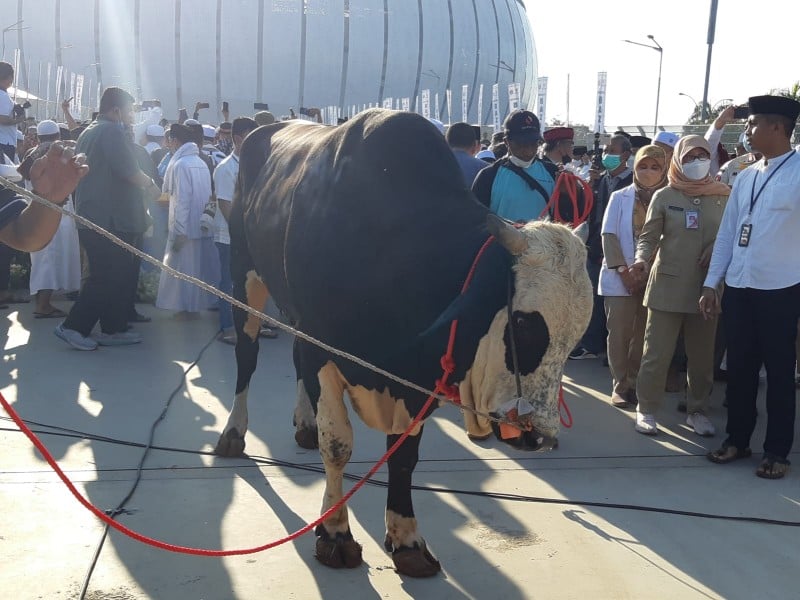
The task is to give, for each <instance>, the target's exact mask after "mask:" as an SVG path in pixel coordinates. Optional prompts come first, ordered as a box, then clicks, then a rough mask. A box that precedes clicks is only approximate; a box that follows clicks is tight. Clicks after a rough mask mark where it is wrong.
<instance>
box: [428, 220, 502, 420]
mask: <svg viewBox="0 0 800 600" xmlns="http://www.w3.org/2000/svg"><path fill="white" fill-rule="evenodd" d="M493 241H494V236H491V235H490V236H489V237H488V238H487V239H486V241H485V242H484V243H483V246H481V249H480V250H478V254H476V255H475V260H473V261H472V266H471V267H470V269H469V272H468V273H467V277H466V279H464V285H462V286H461V294H460V295H461V296H463V295H464V294H465V293H466V291H467V289H468V288H469V286H470V284H471V283H472V278H473V277H474V276H475V270H476V269H477V268H478V263H479V262H480V260H481V258H482V257H483V255H484V253H485V252H486V249H487V248H488V247H489V246H490V245H491V243H492V242H493ZM457 332H458V319H453V321H452V323H450V337H449V339H448V340H447V350H446V351H445V353H444V355H442V358H441V360H440V361H439V362H440V364H441V365H442V371H443V373H442V377H441V378H440V379H437V380H436V388H435V390H434V391H435V392H436V393H437V394H441V395H442V396H445V397H446V398H448V399H449V400H451V401H452V402H455V403H456V404H461V394H460V393H459V391H458V386H457V385H451V384H449V383H447V380H448V379H450V376H451V375H452V374H453V373H454V372H455V370H456V362H455V359H454V358H453V351H454V350H455V346H456V333H457Z"/></svg>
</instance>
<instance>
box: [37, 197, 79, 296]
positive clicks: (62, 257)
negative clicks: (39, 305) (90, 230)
mask: <svg viewBox="0 0 800 600" xmlns="http://www.w3.org/2000/svg"><path fill="white" fill-rule="evenodd" d="M64 208H65V209H66V210H68V211H70V212H74V210H75V209H74V208H73V205H72V200H67V202H66V203H65V204H64ZM80 286H81V251H80V246H79V243H78V228H77V227H76V226H75V221H74V220H73V219H71V218H69V217H67V216H65V215H62V216H61V223H59V225H58V229H57V230H56V233H55V235H54V236H53V239H52V240H50V243H49V244H47V246H45V247H44V248H42V249H41V250H39V251H38V252H31V277H30V289H31V295H32V296H33V295H35V294H36V293H37V292H38V291H40V290H55V291H64V292H74V291H75V290H78V289H80Z"/></svg>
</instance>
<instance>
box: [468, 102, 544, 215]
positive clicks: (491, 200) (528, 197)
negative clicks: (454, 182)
mask: <svg viewBox="0 0 800 600" xmlns="http://www.w3.org/2000/svg"><path fill="white" fill-rule="evenodd" d="M503 130H504V133H505V135H504V140H505V143H506V146H507V147H508V155H507V156H505V157H503V158H501V159H499V160H498V161H496V162H495V163H494V164H493V165H491V166H490V167H488V168H486V169H484V170H483V171H481V172H480V173H478V176H477V177H476V178H475V182H474V183H473V184H472V191H473V192H474V193H475V195H476V196H477V197H478V200H480V201H481V202H482V203H483V204H485V205H486V206H488V207H489V209H491V211H492V212H493V213H495V214H497V215H498V216H500V217H503V218H504V219H508V220H509V221H518V222H527V221H531V220H533V219H538V218H539V217H540V216H541V214H542V212H543V211H544V209H545V206H546V205H547V201H548V200H549V199H550V195H551V194H552V193H553V187H554V185H555V180H554V178H553V176H554V174H553V173H551V171H550V170H549V169H548V167H547V166H546V165H545V164H544V163H543V162H542V161H541V160H539V159H538V158H537V155H536V153H537V150H538V149H539V143H540V142H541V140H542V133H541V127H540V125H539V119H538V118H537V117H536V115H535V114H533V113H532V112H530V111H528V110H515V111H514V112H512V113H511V114H510V115H508V117H506V120H505V123H503Z"/></svg>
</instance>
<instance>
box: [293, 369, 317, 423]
mask: <svg viewBox="0 0 800 600" xmlns="http://www.w3.org/2000/svg"><path fill="white" fill-rule="evenodd" d="M294 424H295V427H296V428H297V429H298V430H299V429H316V427H317V423H316V416H315V415H314V408H313V407H312V406H311V398H309V397H308V391H307V390H306V386H305V384H304V383H303V380H302V379H298V380H297V403H296V404H295V407H294Z"/></svg>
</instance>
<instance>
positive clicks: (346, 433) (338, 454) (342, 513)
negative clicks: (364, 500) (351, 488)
mask: <svg viewBox="0 0 800 600" xmlns="http://www.w3.org/2000/svg"><path fill="white" fill-rule="evenodd" d="M318 377H319V385H320V395H319V403H318V404H317V429H318V432H319V452H320V454H321V455H322V462H323V463H324V464H325V476H326V480H325V496H324V498H323V500H322V513H324V512H325V511H326V510H328V509H329V508H330V507H331V506H333V505H334V504H336V503H337V502H338V501H339V500H340V499H341V498H342V495H343V492H342V474H343V472H344V469H345V467H346V466H347V462H348V461H349V460H350V456H351V454H352V452H353V428H352V426H351V424H350V417H349V416H348V414H347V407H346V406H345V404H344V388H345V381H344V378H343V377H342V374H341V373H340V372H339V369H338V368H337V367H336V365H335V364H333V363H332V362H328V363H326V364H325V366H323V367H322V368H321V369H320V370H319V373H318ZM323 525H324V526H325V530H326V531H327V532H328V533H329V534H330V535H331V536H333V535H336V534H337V533H346V532H347V531H349V528H350V526H349V523H348V519H347V506H343V507H342V508H340V509H339V510H338V511H337V512H336V513H334V515H333V516H331V517H330V518H328V519H327V520H326V521H324V523H323Z"/></svg>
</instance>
